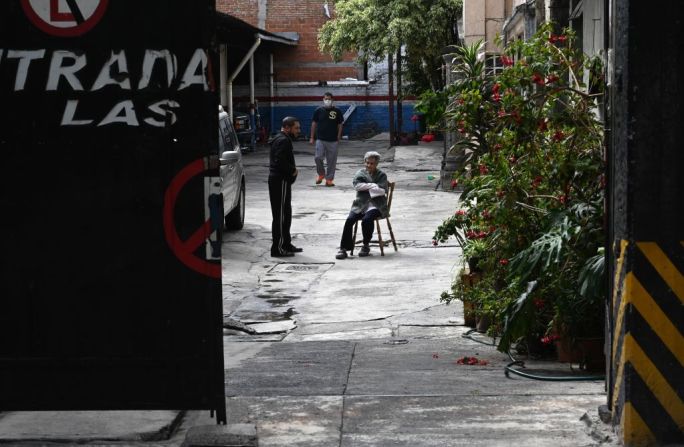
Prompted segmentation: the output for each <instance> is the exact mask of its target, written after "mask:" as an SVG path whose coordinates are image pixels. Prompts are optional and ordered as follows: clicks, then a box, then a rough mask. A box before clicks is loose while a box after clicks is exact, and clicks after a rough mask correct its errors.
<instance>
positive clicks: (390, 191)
mask: <svg viewBox="0 0 684 447" xmlns="http://www.w3.org/2000/svg"><path fill="white" fill-rule="evenodd" d="M387 185H388V189H387V217H378V218H377V219H375V228H376V232H377V234H378V240H377V241H376V240H371V241H370V244H369V245H377V246H379V247H380V256H385V249H384V247H385V245H389V241H383V240H382V233H381V232H380V221H381V220H384V221H386V222H387V228H388V229H389V234H390V238H391V239H392V245H394V251H398V249H397V241H396V240H395V239H394V231H392V224H391V223H390V220H389V218H390V210H391V209H392V195H393V194H394V182H389V183H388V184H387ZM358 228H359V222H358V221H356V223H355V224H354V236H353V240H354V246H356V245H358V244H363V239H361V240H358V241H357V240H356V231H357V230H358ZM351 254H352V255H354V248H353V247H352V249H351Z"/></svg>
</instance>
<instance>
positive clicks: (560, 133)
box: [553, 130, 565, 141]
mask: <svg viewBox="0 0 684 447" xmlns="http://www.w3.org/2000/svg"><path fill="white" fill-rule="evenodd" d="M563 138H565V134H564V133H563V131H562V130H557V131H556V132H555V133H554V134H553V141H561V140H563Z"/></svg>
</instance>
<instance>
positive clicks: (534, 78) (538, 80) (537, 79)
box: [532, 73, 544, 85]
mask: <svg viewBox="0 0 684 447" xmlns="http://www.w3.org/2000/svg"><path fill="white" fill-rule="evenodd" d="M532 82H534V83H535V84H538V85H544V78H543V77H542V76H541V75H540V74H539V73H535V74H533V75H532Z"/></svg>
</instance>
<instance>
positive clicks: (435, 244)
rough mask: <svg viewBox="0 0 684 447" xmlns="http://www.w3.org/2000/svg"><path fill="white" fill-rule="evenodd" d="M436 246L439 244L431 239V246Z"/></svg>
mask: <svg viewBox="0 0 684 447" xmlns="http://www.w3.org/2000/svg"><path fill="white" fill-rule="evenodd" d="M437 244H439V242H437V239H433V240H432V246H433V247H436V246H437Z"/></svg>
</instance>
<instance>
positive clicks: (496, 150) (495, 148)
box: [492, 143, 503, 152]
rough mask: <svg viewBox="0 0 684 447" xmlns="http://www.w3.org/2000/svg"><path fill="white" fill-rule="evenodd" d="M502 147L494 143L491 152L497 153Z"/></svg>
mask: <svg viewBox="0 0 684 447" xmlns="http://www.w3.org/2000/svg"><path fill="white" fill-rule="evenodd" d="M502 147H503V146H502V145H501V143H496V144H495V145H494V147H493V148H492V150H493V151H494V152H498V151H500V150H501V148H502Z"/></svg>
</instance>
